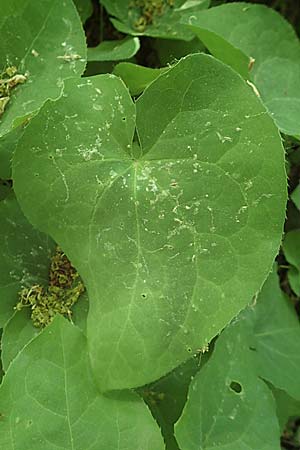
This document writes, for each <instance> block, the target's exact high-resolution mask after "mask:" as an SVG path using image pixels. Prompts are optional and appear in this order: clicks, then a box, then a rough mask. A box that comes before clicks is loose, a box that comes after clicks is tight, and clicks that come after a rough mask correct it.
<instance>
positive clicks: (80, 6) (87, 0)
mask: <svg viewBox="0 0 300 450" xmlns="http://www.w3.org/2000/svg"><path fill="white" fill-rule="evenodd" d="M73 1H74V3H75V6H76V9H77V11H78V13H79V15H80V17H81V20H82V22H83V23H85V22H86V20H87V19H88V18H89V17H91V15H92V12H93V4H92V0H73Z"/></svg>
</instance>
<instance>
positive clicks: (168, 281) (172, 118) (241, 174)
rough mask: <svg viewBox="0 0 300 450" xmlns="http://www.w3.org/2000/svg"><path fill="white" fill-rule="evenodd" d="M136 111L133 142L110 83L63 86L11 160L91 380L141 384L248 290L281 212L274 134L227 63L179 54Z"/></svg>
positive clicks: (166, 367)
mask: <svg viewBox="0 0 300 450" xmlns="http://www.w3.org/2000/svg"><path fill="white" fill-rule="evenodd" d="M136 108H137V119H136V126H137V133H138V136H139V143H138V142H137V141H136V140H134V142H133V143H132V140H133V135H134V127H135V105H134V103H133V102H132V100H131V98H130V96H129V94H128V91H127V90H126V88H125V87H124V85H123V83H122V82H121V81H120V80H119V79H117V78H116V77H112V76H111V75H104V76H98V77H95V78H91V79H85V80H80V82H79V81H76V80H73V81H70V82H69V83H68V86H67V87H66V91H65V95H64V97H62V98H61V99H60V100H59V101H58V102H55V103H51V102H48V103H47V105H45V107H44V108H43V109H42V110H41V112H40V114H39V115H38V116H37V117H35V118H34V119H33V120H32V122H31V123H30V124H29V126H28V127H27V128H26V130H25V133H24V135H23V137H22V139H21V140H20V141H19V145H18V147H17V150H16V154H15V159H14V171H13V176H14V180H15V190H16V192H17V196H18V199H19V201H20V202H21V205H22V208H23V210H24V211H25V212H26V214H27V216H28V217H29V219H30V220H31V221H32V223H34V224H35V225H36V226H38V227H39V228H40V229H41V230H44V231H47V232H48V233H49V234H50V235H51V236H53V237H54V239H55V241H56V242H58V243H59V245H60V246H61V247H62V248H63V249H64V251H65V252H66V253H67V255H68V257H69V258H70V260H71V261H72V263H73V264H74V265H75V267H76V268H77V270H78V271H79V273H80V275H81V276H82V278H83V280H84V282H85V285H86V286H87V289H88V293H89V299H90V311H89V316H88V324H87V328H88V330H87V333H88V340H89V349H90V355H91V361H92V364H93V368H94V370H95V373H96V378H97V380H98V382H99V384H100V386H101V388H102V389H112V388H121V387H133V386H137V385H142V384H145V383H147V382H150V381H153V380H155V379H157V378H159V377H160V376H162V375H163V374H165V373H167V372H168V371H170V370H171V369H173V368H174V367H176V366H177V365H178V364H180V363H181V362H182V361H184V360H186V359H187V358H188V357H189V355H190V353H194V352H195V351H196V350H197V349H198V348H199V347H201V346H203V345H205V344H206V343H207V342H208V341H210V339H211V338H212V337H213V336H215V335H216V333H218V332H219V331H220V330H221V329H222V328H223V327H224V325H225V324H226V323H228V321H229V320H230V319H231V318H232V317H233V316H235V315H236V314H237V313H238V312H239V310H240V309H241V308H243V307H244V306H245V305H246V304H247V303H248V302H249V300H250V299H251V297H252V296H253V295H254V294H255V293H256V291H257V290H258V289H259V288H260V286H261V284H262V283H263V281H264V279H265V278H266V276H267V273H268V272H269V270H270V267H271V264H272V261H273V259H274V257H275V255H276V253H277V251H278V246H279V243H280V237H281V233H282V226H283V221H284V207H285V201H286V179H285V170H284V154H283V149H282V146H281V141H280V137H279V134H278V131H277V129H276V127H275V125H274V124H273V121H272V120H271V118H270V117H269V116H268V114H267V113H266V111H265V110H264V108H263V106H262V104H261V102H260V101H259V100H258V99H257V98H256V96H255V95H254V94H253V93H252V91H251V89H249V87H248V86H247V85H246V83H245V82H244V81H243V80H242V79H241V78H240V77H239V76H238V75H237V74H236V73H234V72H233V71H232V70H231V69H230V68H229V67H227V66H225V65H224V64H222V63H220V62H218V61H217V60H215V59H213V58H212V57H210V56H206V55H193V56H189V57H187V58H184V59H183V60H181V61H180V62H179V63H178V64H177V65H176V66H174V67H173V68H172V69H170V70H169V71H168V72H166V73H165V74H163V75H161V76H160V77H159V78H157V79H156V80H155V81H154V82H153V83H152V84H151V85H150V86H149V88H148V89H146V91H145V92H144V94H143V95H142V96H141V97H140V98H139V100H138V101H137V103H136ZM29 180H30V183H29ZM25 186H26V189H25ZM33 198H34V202H32V199H33ZM153 361H155V364H153Z"/></svg>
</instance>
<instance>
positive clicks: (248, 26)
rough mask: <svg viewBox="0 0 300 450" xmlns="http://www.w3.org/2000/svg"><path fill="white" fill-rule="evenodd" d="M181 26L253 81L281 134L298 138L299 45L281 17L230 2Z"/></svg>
mask: <svg viewBox="0 0 300 450" xmlns="http://www.w3.org/2000/svg"><path fill="white" fill-rule="evenodd" d="M182 22H183V23H185V24H187V25H190V29H191V30H192V31H193V32H194V33H195V34H196V35H197V36H198V37H199V38H200V39H201V40H202V41H203V43H204V44H205V45H206V47H207V48H208V49H209V51H210V52H211V53H212V54H213V55H214V56H216V57H217V58H219V59H221V60H222V61H224V62H225V63H226V64H229V65H230V66H232V67H233V68H234V69H235V70H237V71H238V72H239V73H241V74H242V75H243V76H244V77H246V78H247V77H250V79H251V81H253V82H254V84H255V86H256V87H257V89H258V91H259V93H260V95H261V98H262V101H263V102H264V104H265V106H266V107H267V109H268V110H269V111H270V113H271V114H272V116H273V117H274V120H275V122H276V124H277V125H278V127H279V128H280V129H281V131H283V132H284V133H286V134H290V135H297V134H298V135H299V133H300V125H299V123H300V94H299V89H298V84H299V83H298V81H299V75H300V45H299V40H298V38H297V36H296V33H295V31H294V30H293V28H292V26H291V25H289V24H288V23H287V22H286V21H285V20H284V18H283V17H282V16H281V15H280V14H278V13H276V12H275V11H274V10H273V9H271V8H267V7H265V6H263V5H249V4H248V3H230V4H226V5H221V6H218V7H216V8H211V9H209V10H207V11H202V12H199V13H198V12H197V13H195V14H193V15H189V14H187V15H186V16H185V18H183V19H182ZM253 59H254V60H255V62H254V61H253ZM253 63H254V64H253ZM251 68H252V70H251V71H250V73H249V69H251Z"/></svg>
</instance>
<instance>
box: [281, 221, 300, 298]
mask: <svg viewBox="0 0 300 450" xmlns="http://www.w3.org/2000/svg"><path fill="white" fill-rule="evenodd" d="M282 248H283V252H284V256H285V258H286V260H287V261H288V262H289V263H290V264H291V267H290V268H289V269H288V280H289V282H290V284H291V288H292V289H293V291H294V292H295V293H296V294H297V295H300V230H299V229H295V230H291V231H289V232H288V233H286V234H285V236H284V240H283V242H282Z"/></svg>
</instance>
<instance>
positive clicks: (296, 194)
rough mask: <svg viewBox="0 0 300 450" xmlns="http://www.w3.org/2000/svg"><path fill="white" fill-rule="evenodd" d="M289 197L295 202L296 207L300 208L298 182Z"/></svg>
mask: <svg viewBox="0 0 300 450" xmlns="http://www.w3.org/2000/svg"><path fill="white" fill-rule="evenodd" d="M291 199H292V201H293V202H294V203H295V205H296V207H297V208H298V209H299V210H300V184H298V186H297V187H296V189H294V190H293V192H292V193H291Z"/></svg>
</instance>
